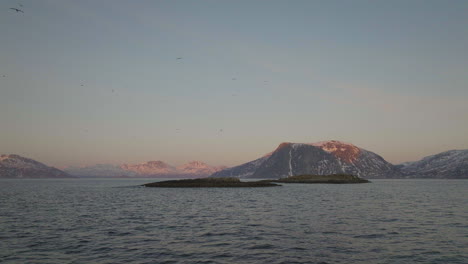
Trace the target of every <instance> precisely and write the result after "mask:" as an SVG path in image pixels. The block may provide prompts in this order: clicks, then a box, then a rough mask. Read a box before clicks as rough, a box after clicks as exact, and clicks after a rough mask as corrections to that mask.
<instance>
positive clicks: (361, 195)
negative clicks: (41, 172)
mask: <svg viewBox="0 0 468 264" xmlns="http://www.w3.org/2000/svg"><path fill="white" fill-rule="evenodd" d="M151 181H154V180H151V179H150V180H148V179H67V180H25V179H22V180H0V262H1V263H444V264H446V263H465V264H466V263H468V180H374V181H373V182H372V183H370V184H351V185H326V184H316V185H305V184H290V185H285V186H283V187H271V188H238V189H236V188H224V189H223V188H219V189H206V188H204V189H160V188H144V187H137V186H138V185H140V184H143V183H147V182H151Z"/></svg>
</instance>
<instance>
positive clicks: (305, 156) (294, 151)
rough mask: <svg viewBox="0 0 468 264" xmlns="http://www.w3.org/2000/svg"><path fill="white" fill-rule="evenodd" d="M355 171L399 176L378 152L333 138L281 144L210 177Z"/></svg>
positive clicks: (362, 175) (283, 175)
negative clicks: (266, 152)
mask: <svg viewBox="0 0 468 264" xmlns="http://www.w3.org/2000/svg"><path fill="white" fill-rule="evenodd" d="M340 173H345V174H353V175H356V176H359V177H365V178H398V177H401V173H400V172H399V170H398V168H397V167H395V166H393V165H392V164H390V163H388V162H387V161H385V160H384V159H383V158H382V157H380V156H379V155H377V154H375V153H373V152H371V151H368V150H365V149H362V148H359V147H356V146H354V145H353V144H349V143H344V142H341V141H336V140H331V141H323V142H318V143H310V144H304V143H289V142H286V143H281V144H280V145H279V146H278V147H277V148H276V150H274V151H273V152H271V153H269V154H267V155H265V156H263V157H261V158H259V159H256V160H254V161H251V162H247V163H244V164H242V165H239V166H236V167H232V168H228V169H224V170H222V171H219V172H217V173H214V174H212V175H211V177H239V178H269V179H276V178H284V177H288V176H294V175H302V174H315V175H328V174H340Z"/></svg>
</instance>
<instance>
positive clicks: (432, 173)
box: [398, 149, 468, 179]
mask: <svg viewBox="0 0 468 264" xmlns="http://www.w3.org/2000/svg"><path fill="white" fill-rule="evenodd" d="M398 167H400V169H401V171H402V173H403V174H404V175H405V177H407V178H436V179H437V178H448V179H468V149H465V150H449V151H445V152H442V153H439V154H436V155H432V156H428V157H425V158H423V159H421V160H419V161H414V162H405V163H402V164H400V165H398Z"/></svg>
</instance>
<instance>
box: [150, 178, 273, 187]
mask: <svg viewBox="0 0 468 264" xmlns="http://www.w3.org/2000/svg"><path fill="white" fill-rule="evenodd" d="M143 186H145V187H162V188H206V187H210V188H214V187H220V188H226V187H274V186H280V185H278V184H274V183H271V182H269V181H252V182H242V181H240V180H239V179H238V178H200V179H189V180H171V181H161V182H153V183H147V184H143Z"/></svg>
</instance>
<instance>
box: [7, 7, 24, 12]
mask: <svg viewBox="0 0 468 264" xmlns="http://www.w3.org/2000/svg"><path fill="white" fill-rule="evenodd" d="M10 9H11V10H14V11H16V13H18V12H21V13H24V11H23V10H21V9H18V8H14V7H10Z"/></svg>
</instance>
